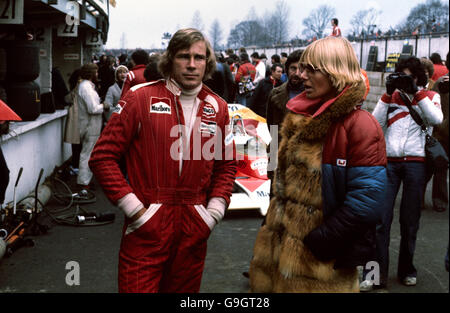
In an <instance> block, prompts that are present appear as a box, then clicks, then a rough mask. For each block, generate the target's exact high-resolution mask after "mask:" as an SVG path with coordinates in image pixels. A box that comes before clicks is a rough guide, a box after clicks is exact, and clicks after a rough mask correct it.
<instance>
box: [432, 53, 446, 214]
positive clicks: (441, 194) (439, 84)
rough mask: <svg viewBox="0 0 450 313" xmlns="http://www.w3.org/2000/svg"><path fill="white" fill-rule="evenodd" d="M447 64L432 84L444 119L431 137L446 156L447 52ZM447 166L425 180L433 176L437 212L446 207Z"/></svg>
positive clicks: (433, 195)
mask: <svg viewBox="0 0 450 313" xmlns="http://www.w3.org/2000/svg"><path fill="white" fill-rule="evenodd" d="M445 65H446V66H447V74H445V75H444V76H441V77H440V78H439V79H438V80H437V81H436V83H435V84H434V86H433V89H432V90H434V91H436V92H439V95H440V96H441V107H442V113H443V114H444V120H443V122H442V123H441V124H440V125H436V127H435V128H434V129H433V137H434V138H436V139H437V140H438V141H439V142H440V143H441V145H442V147H443V148H444V150H445V152H446V153H447V156H448V132H449V125H448V91H449V80H448V74H449V73H448V69H449V54H448V53H447V59H446V60H445ZM447 173H448V167H446V168H443V169H437V170H435V171H434V173H430V175H429V177H427V178H428V179H427V181H428V180H430V178H431V176H433V192H432V198H433V209H434V210H435V211H437V212H445V210H446V209H447V207H448V184H447Z"/></svg>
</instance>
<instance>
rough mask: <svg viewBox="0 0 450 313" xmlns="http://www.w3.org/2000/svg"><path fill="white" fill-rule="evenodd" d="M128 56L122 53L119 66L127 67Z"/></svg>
mask: <svg viewBox="0 0 450 313" xmlns="http://www.w3.org/2000/svg"><path fill="white" fill-rule="evenodd" d="M127 60H128V55H126V54H125V53H122V54H121V55H119V65H123V66H127Z"/></svg>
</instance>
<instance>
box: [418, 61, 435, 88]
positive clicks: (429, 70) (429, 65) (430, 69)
mask: <svg viewBox="0 0 450 313" xmlns="http://www.w3.org/2000/svg"><path fill="white" fill-rule="evenodd" d="M420 62H421V63H422V65H423V68H424V69H425V74H426V75H427V79H428V81H427V85H426V86H425V87H426V89H428V90H433V86H434V80H432V79H431V77H432V76H433V74H434V65H433V62H431V61H430V60H428V59H427V58H420Z"/></svg>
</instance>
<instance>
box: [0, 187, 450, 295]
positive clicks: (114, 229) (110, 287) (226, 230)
mask: <svg viewBox="0 0 450 313" xmlns="http://www.w3.org/2000/svg"><path fill="white" fill-rule="evenodd" d="M95 196H96V201H95V203H90V204H81V205H80V207H82V209H84V210H86V211H90V212H97V213H102V212H103V213H105V212H114V213H115V216H116V218H115V220H114V222H113V223H109V224H105V225H101V226H67V225H60V224H57V223H55V222H54V221H53V220H52V219H50V217H49V216H48V215H46V214H45V213H42V216H41V219H40V222H41V223H42V224H46V225H48V226H49V227H50V229H49V231H48V232H47V233H46V234H43V235H39V236H31V237H30V238H31V239H33V241H34V246H32V247H22V248H20V249H18V250H17V251H15V252H14V253H13V254H12V255H11V256H9V257H3V258H2V259H1V260H0V293H116V292H117V291H118V289H117V265H118V251H119V247H120V240H121V231H122V227H123V222H124V219H123V215H122V213H121V212H119V211H118V209H117V208H115V207H114V206H112V205H111V204H110V202H109V201H108V200H107V199H106V197H105V195H104V194H103V192H102V191H101V188H100V187H99V186H98V185H96V188H95ZM400 197H401V191H400V193H399V195H398V197H397V200H396V206H395V213H394V222H393V224H392V232H391V245H390V256H391V263H390V279H389V282H388V288H387V289H381V290H377V291H376V292H377V293H448V292H449V273H448V272H447V271H446V270H445V267H444V257H445V254H446V251H447V246H448V242H449V216H448V210H447V211H446V212H442V213H439V212H435V211H433V210H432V209H431V183H430V184H429V185H428V187H427V193H426V209H425V210H423V211H422V217H421V223H420V230H419V233H418V237H417V244H416V253H415V259H414V262H415V266H416V268H417V270H418V277H417V280H418V283H417V286H415V287H406V286H403V285H402V284H400V283H399V282H397V280H396V267H397V257H398V248H399V243H400V232H399V223H398V207H399V205H400ZM61 206H62V205H61V204H60V203H58V202H56V201H55V200H54V199H51V200H50V201H49V202H48V204H47V205H46V208H48V209H49V210H50V209H51V210H53V211H52V212H55V210H57V209H58V208H59V209H60V208H61ZM73 210H75V206H74V208H73ZM261 222H262V217H261V216H260V214H259V213H258V212H257V211H228V212H227V214H226V216H225V218H224V219H223V221H222V222H221V223H220V224H219V225H217V226H216V228H215V229H214V231H213V232H212V234H211V236H210V238H209V241H208V252H207V257H206V261H205V269H204V274H203V278H202V285H201V290H200V292H201V293H247V292H249V285H248V279H247V278H245V277H244V276H243V275H242V273H243V272H245V271H248V266H249V262H250V260H251V257H252V250H253V245H254V241H255V238H256V234H257V232H258V229H259V227H260V225H261ZM74 264H75V265H77V266H78V270H79V273H80V275H79V278H80V279H79V281H74V280H73V279H72V278H73V277H72V276H71V275H72V273H73V272H72V270H74V269H75V268H76V267H75V266H74Z"/></svg>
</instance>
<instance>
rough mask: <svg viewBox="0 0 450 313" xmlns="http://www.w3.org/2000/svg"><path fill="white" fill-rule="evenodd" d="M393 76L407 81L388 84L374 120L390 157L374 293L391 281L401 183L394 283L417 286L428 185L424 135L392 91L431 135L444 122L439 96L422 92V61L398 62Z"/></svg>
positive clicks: (424, 79) (366, 285)
mask: <svg viewBox="0 0 450 313" xmlns="http://www.w3.org/2000/svg"><path fill="white" fill-rule="evenodd" d="M395 71H396V72H403V73H405V74H406V75H408V76H406V77H401V79H403V80H402V81H400V80H395V81H394V82H389V81H388V82H387V83H386V93H385V94H384V95H383V96H382V97H381V99H380V100H379V101H378V104H377V105H376V107H375V109H374V111H373V115H374V116H375V118H376V119H377V120H378V122H379V123H380V125H381V126H382V127H383V128H384V135H385V138H386V151H387V156H388V166H387V173H388V183H387V193H386V197H385V201H384V203H383V207H382V208H383V220H382V223H381V224H380V225H379V226H378V227H377V261H378V263H379V265H380V285H379V286H378V287H386V286H387V281H388V278H389V276H388V271H389V243H390V231H391V224H392V220H393V213H394V204H395V198H396V196H397V193H398V190H399V187H400V184H401V183H403V194H402V200H401V205H400V232H401V239H400V251H399V258H398V269H397V278H398V279H399V281H400V282H401V283H402V284H404V285H405V286H415V285H416V283H417V270H416V268H415V267H414V264H413V258H414V250H415V246H416V236H417V231H418V230H419V220H420V211H421V206H422V200H423V195H424V193H423V190H424V187H425V183H426V167H425V149H424V146H425V134H423V133H422V130H421V127H420V126H419V125H418V124H417V123H416V122H415V121H414V120H413V119H412V117H411V114H409V110H408V107H407V106H406V105H405V104H404V101H403V100H402V98H401V96H400V93H399V91H395V90H396V88H402V89H403V90H405V92H408V97H413V99H414V100H413V105H412V107H413V109H414V110H416V111H417V113H418V114H419V115H420V116H421V118H422V119H423V120H424V121H427V123H428V126H429V133H430V134H431V132H432V126H433V125H438V124H440V123H441V122H442V111H441V104H440V99H439V95H438V94H437V93H435V92H433V91H428V90H426V89H425V86H426V84H427V76H426V74H425V69H424V67H423V65H422V63H421V62H420V60H419V59H418V58H416V57H410V58H408V59H402V60H400V61H399V63H397V65H396V67H395ZM406 79H408V80H406ZM361 288H362V289H361V290H362V291H368V290H371V289H373V288H374V284H373V282H371V281H368V280H365V281H363V282H362V283H361Z"/></svg>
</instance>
